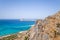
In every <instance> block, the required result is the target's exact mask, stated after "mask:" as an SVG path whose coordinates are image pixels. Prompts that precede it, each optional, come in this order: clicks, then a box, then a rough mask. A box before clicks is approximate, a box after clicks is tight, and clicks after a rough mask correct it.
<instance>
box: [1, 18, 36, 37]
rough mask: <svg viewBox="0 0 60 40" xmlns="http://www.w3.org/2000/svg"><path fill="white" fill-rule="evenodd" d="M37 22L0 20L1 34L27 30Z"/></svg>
mask: <svg viewBox="0 0 60 40" xmlns="http://www.w3.org/2000/svg"><path fill="white" fill-rule="evenodd" d="M34 24H35V21H20V20H18V19H16V20H15V19H14V20H0V36H5V35H10V34H15V33H18V32H21V31H26V30H29V29H30V28H31V26H32V25H34Z"/></svg>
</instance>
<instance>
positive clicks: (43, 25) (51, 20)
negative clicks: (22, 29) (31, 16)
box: [28, 11, 60, 40]
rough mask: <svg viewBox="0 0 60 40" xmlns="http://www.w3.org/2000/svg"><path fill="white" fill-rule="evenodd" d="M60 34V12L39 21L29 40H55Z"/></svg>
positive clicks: (31, 31) (30, 33)
mask: <svg viewBox="0 0 60 40" xmlns="http://www.w3.org/2000/svg"><path fill="white" fill-rule="evenodd" d="M59 34H60V11H59V12H58V13H56V14H55V15H52V16H48V17H47V18H45V19H44V20H37V21H36V24H35V26H34V28H32V29H31V30H30V32H29V34H28V35H30V36H29V40H55V38H56V37H57V35H59Z"/></svg>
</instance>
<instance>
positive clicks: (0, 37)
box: [0, 24, 34, 39]
mask: <svg viewBox="0 0 60 40" xmlns="http://www.w3.org/2000/svg"><path fill="white" fill-rule="evenodd" d="M30 26H31V27H33V26H34V24H33V25H30ZM27 31H28V30H25V31H20V32H18V33H14V34H16V35H17V34H19V33H27ZM14 34H9V35H4V36H0V39H2V38H4V37H8V36H11V35H14Z"/></svg>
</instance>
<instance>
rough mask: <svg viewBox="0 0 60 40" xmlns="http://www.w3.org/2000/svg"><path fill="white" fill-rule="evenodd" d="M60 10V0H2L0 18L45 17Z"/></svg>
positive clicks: (0, 0) (0, 1)
mask: <svg viewBox="0 0 60 40" xmlns="http://www.w3.org/2000/svg"><path fill="white" fill-rule="evenodd" d="M59 10H60V0H0V19H22V18H24V19H44V18H45V17H47V16H49V15H53V14H55V13H56V12H58V11H59Z"/></svg>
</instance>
